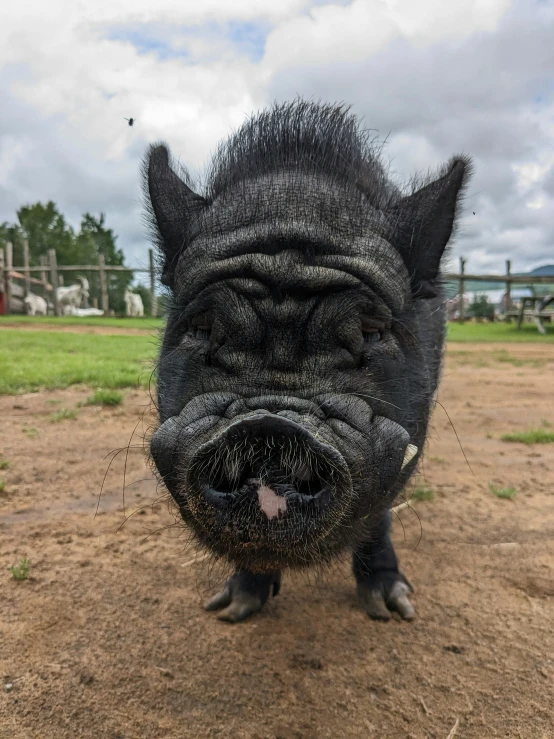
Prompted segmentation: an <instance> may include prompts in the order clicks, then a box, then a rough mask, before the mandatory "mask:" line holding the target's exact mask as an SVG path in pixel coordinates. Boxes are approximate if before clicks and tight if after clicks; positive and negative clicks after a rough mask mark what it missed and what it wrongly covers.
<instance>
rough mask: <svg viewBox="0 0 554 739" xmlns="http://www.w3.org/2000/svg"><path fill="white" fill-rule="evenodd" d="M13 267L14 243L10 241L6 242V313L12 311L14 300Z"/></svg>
mask: <svg viewBox="0 0 554 739" xmlns="http://www.w3.org/2000/svg"><path fill="white" fill-rule="evenodd" d="M12 268H13V244H12V242H11V241H8V243H7V244H6V315H9V314H10V313H11V302H12V277H11V271H12Z"/></svg>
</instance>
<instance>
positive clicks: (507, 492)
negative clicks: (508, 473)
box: [489, 483, 517, 500]
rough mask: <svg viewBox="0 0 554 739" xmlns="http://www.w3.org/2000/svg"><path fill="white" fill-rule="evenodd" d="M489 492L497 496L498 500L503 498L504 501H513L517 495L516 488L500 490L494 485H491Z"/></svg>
mask: <svg viewBox="0 0 554 739" xmlns="http://www.w3.org/2000/svg"><path fill="white" fill-rule="evenodd" d="M489 490H490V492H491V493H492V494H493V495H496V497H497V498H502V499H503V500H513V499H514V498H515V497H516V494H517V491H516V489H515V488H499V487H498V486H497V485H493V484H492V483H491V484H490V485H489Z"/></svg>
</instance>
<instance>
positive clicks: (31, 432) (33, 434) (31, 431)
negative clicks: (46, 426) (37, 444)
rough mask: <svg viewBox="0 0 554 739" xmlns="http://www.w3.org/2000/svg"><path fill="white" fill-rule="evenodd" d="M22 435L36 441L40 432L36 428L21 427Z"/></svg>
mask: <svg viewBox="0 0 554 739" xmlns="http://www.w3.org/2000/svg"><path fill="white" fill-rule="evenodd" d="M22 431H23V433H24V434H25V435H26V436H28V437H29V439H37V438H38V437H39V436H40V431H39V430H38V429H37V428H36V426H27V425H25V426H23V429H22Z"/></svg>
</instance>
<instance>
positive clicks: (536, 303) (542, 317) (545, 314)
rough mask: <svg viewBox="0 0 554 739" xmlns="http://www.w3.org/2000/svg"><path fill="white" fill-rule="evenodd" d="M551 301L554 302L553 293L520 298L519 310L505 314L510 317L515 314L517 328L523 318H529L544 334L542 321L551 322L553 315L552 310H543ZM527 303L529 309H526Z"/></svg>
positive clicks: (519, 326)
mask: <svg viewBox="0 0 554 739" xmlns="http://www.w3.org/2000/svg"><path fill="white" fill-rule="evenodd" d="M551 303H552V304H554V295H543V296H541V297H539V296H536V295H534V296H532V297H531V296H529V297H526V298H522V299H521V308H520V309H519V311H509V312H508V313H507V314H506V315H507V316H510V317H512V316H513V317H515V316H516V315H517V327H518V328H521V324H522V323H523V319H524V318H530V319H531V320H533V321H534V322H535V323H536V324H537V328H538V330H539V332H540V333H541V334H545V333H546V329H545V327H544V323H543V321H549V322H551V321H552V316H553V315H554V312H552V311H547V310H545V308H547V306H549V305H550V304H551ZM527 304H529V306H530V307H531V309H530V310H527Z"/></svg>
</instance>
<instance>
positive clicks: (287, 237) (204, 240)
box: [176, 175, 409, 313]
mask: <svg viewBox="0 0 554 739" xmlns="http://www.w3.org/2000/svg"><path fill="white" fill-rule="evenodd" d="M389 233H390V226H389V224H388V222H387V220H386V218H385V217H384V215H383V214H382V213H381V212H379V211H378V210H376V209H374V208H372V207H371V205H370V204H369V203H368V201H367V199H366V198H364V196H363V195H362V193H360V192H359V191H358V190H355V191H354V192H353V191H352V190H351V189H350V190H349V189H347V188H345V187H344V186H339V185H338V184H336V183H333V182H332V181H330V180H329V179H328V178H327V179H325V178H318V177H314V176H299V175H296V176H291V175H281V176H272V177H271V178H269V177H265V178H259V179H257V180H256V181H248V182H245V183H242V184H241V186H240V187H236V188H235V189H234V190H233V191H232V192H230V193H228V194H226V195H225V197H222V198H220V199H218V200H216V201H215V202H214V203H212V204H211V205H210V206H209V207H208V208H207V209H206V211H205V212H204V213H203V214H202V216H201V218H199V219H198V221H197V222H196V223H195V224H194V227H193V229H192V231H191V233H190V237H189V243H188V246H187V249H186V250H185V252H184V254H183V255H182V257H181V259H180V261H179V264H178V266H177V271H176V286H177V290H178V292H179V295H180V297H181V298H182V299H183V300H185V301H190V300H193V299H194V298H195V297H196V296H197V295H198V294H199V293H200V292H201V291H202V290H204V289H205V288H207V287H209V286H212V285H214V283H217V282H220V281H229V280H235V279H236V278H241V277H247V278H248V279H249V280H254V281H256V280H257V281H259V282H261V283H264V284H265V285H268V286H273V287H276V288H278V289H279V290H280V291H282V292H286V291H287V290H294V291H295V292H299V291H300V292H301V291H306V294H313V293H314V292H317V293H321V294H325V292H326V291H327V292H329V291H333V292H336V291H337V290H341V289H345V290H347V289H349V290H351V289H352V288H356V287H360V288H369V289H370V290H371V291H373V292H374V293H376V294H377V295H378V296H379V297H380V298H381V299H382V300H383V301H384V302H385V304H386V305H387V306H388V307H389V308H390V310H391V311H392V312H393V313H397V312H401V311H402V309H403V308H404V306H405V304H406V301H407V299H408V296H409V276H408V272H407V270H406V267H405V265H404V263H403V261H402V258H401V257H400V255H399V254H398V252H397V251H396V250H395V249H394V247H393V246H392V245H391V243H390V241H388V240H387V236H388V234H389Z"/></svg>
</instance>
